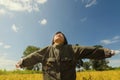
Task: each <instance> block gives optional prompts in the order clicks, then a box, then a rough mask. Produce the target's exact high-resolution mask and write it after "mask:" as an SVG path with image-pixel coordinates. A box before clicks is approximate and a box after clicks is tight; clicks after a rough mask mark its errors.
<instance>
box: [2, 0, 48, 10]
mask: <svg viewBox="0 0 120 80" xmlns="http://www.w3.org/2000/svg"><path fill="white" fill-rule="evenodd" d="M46 2H47V0H0V6H2V8H3V9H4V10H5V9H6V10H8V11H28V12H31V11H39V4H44V3H46Z"/></svg>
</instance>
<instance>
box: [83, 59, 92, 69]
mask: <svg viewBox="0 0 120 80" xmlns="http://www.w3.org/2000/svg"><path fill="white" fill-rule="evenodd" d="M90 66H91V63H90V62H89V61H86V62H84V63H83V67H84V69H85V70H90Z"/></svg>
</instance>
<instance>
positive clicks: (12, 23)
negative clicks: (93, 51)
mask: <svg viewBox="0 0 120 80" xmlns="http://www.w3.org/2000/svg"><path fill="white" fill-rule="evenodd" d="M119 3H120V1H119V0H0V69H7V70H11V69H15V63H16V62H17V61H18V60H20V58H21V56H22V55H23V52H24V50H25V48H26V47H27V46H29V45H33V46H36V47H40V48H43V47H45V46H48V45H50V44H51V39H52V36H53V34H54V33H55V32H57V31H62V32H63V33H64V34H65V35H66V37H67V39H68V42H69V43H70V44H80V45H84V46H93V45H103V46H104V47H106V48H110V49H114V50H119V49H120V31H119V30H120V8H119V7H120V5H119ZM119 57H120V55H119V54H118V55H115V56H113V57H112V58H109V59H108V60H109V61H110V64H109V65H111V66H120V59H119Z"/></svg>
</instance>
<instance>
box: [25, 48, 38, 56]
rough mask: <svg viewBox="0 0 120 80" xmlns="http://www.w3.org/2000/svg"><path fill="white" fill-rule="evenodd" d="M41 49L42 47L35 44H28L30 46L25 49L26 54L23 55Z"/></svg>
mask: <svg viewBox="0 0 120 80" xmlns="http://www.w3.org/2000/svg"><path fill="white" fill-rule="evenodd" d="M39 49H40V48H38V47H35V46H28V47H27V48H26V49H25V51H24V52H23V55H24V56H23V57H25V56H27V55H29V54H31V53H33V52H35V51H37V50H39Z"/></svg>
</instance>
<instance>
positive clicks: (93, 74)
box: [0, 70, 120, 80]
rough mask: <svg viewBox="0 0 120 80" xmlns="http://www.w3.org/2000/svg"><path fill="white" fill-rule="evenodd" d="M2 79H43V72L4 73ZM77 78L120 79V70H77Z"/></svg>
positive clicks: (85, 79) (0, 77)
mask: <svg viewBox="0 0 120 80" xmlns="http://www.w3.org/2000/svg"><path fill="white" fill-rule="evenodd" d="M0 80H43V79H42V74H17V73H16V74H2V75H0ZM76 80H120V70H118V71H117V70H115V71H90V72H77V79H76Z"/></svg>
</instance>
